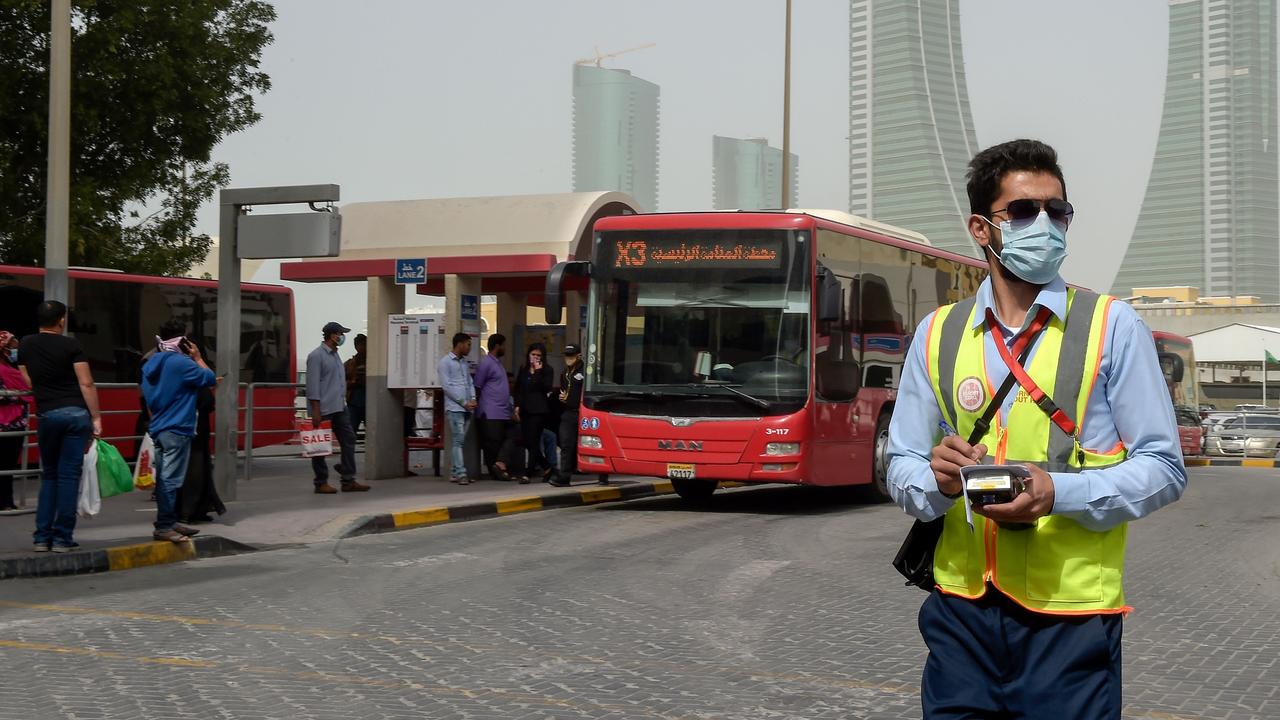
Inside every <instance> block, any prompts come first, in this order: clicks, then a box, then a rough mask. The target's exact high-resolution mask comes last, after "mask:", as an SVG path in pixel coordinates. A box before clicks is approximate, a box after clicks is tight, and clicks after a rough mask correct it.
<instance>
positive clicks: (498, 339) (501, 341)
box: [489, 333, 507, 352]
mask: <svg viewBox="0 0 1280 720" xmlns="http://www.w3.org/2000/svg"><path fill="white" fill-rule="evenodd" d="M506 342H507V336H506V335H503V334H502V333H494V334H492V335H490V336H489V352H493V351H494V348H496V347H498V346H499V345H505V344H506Z"/></svg>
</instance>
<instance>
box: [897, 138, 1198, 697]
mask: <svg viewBox="0 0 1280 720" xmlns="http://www.w3.org/2000/svg"><path fill="white" fill-rule="evenodd" d="M967 189H968V194H969V204H970V211H971V212H972V215H971V216H970V217H969V222H968V227H969V232H970V234H971V235H972V236H973V238H974V240H975V241H976V242H977V244H978V246H979V247H980V248H981V250H982V252H983V255H984V256H985V258H986V261H987V264H988V266H989V268H990V276H989V277H988V278H987V280H985V281H984V282H983V284H982V286H981V287H980V288H979V289H978V294H977V295H976V296H975V297H973V298H969V299H966V300H962V301H961V302H959V303H956V304H954V305H949V306H947V307H944V308H940V309H939V310H937V311H936V312H935V313H933V314H931V315H930V316H929V317H927V318H925V319H924V321H923V322H922V323H921V324H920V326H919V328H917V330H916V335H915V337H917V338H920V339H925V342H915V343H912V345H911V349H910V351H909V352H908V357H907V361H906V366H905V367H904V370H903V377H902V383H901V386H900V388H899V391H898V399H897V405H896V406H895V408H894V414H893V422H892V424H891V425H890V428H889V458H890V465H889V491H890V494H891V495H892V496H893V498H894V500H895V501H896V502H897V503H898V504H899V505H900V506H901V507H903V508H904V509H905V510H906V511H907V512H908V513H909V514H911V515H913V516H914V517H916V518H917V519H919V520H922V521H926V522H927V521H931V520H935V519H938V518H942V521H941V522H942V525H941V536H940V537H939V539H938V541H937V545H936V549H935V555H934V558H933V578H932V581H933V583H934V585H933V587H931V588H926V589H929V590H930V595H929V598H928V599H927V600H926V601H925V602H924V604H923V605H922V606H921V608H920V617H919V625H920V632H921V635H922V636H923V637H924V640H925V644H926V645H927V646H928V647H929V657H928V659H927V660H926V662H925V668H924V675H923V680H922V687H921V701H922V704H923V706H924V717H926V718H960V717H966V718H967V717H992V718H999V717H1036V718H1119V717H1120V709H1121V687H1120V656H1121V653H1120V636H1121V623H1122V618H1123V616H1124V614H1125V613H1127V612H1128V611H1129V610H1130V609H1131V608H1129V607H1127V606H1126V605H1125V601H1124V590H1123V587H1122V576H1123V570H1124V551H1125V532H1126V526H1127V523H1128V522H1129V521H1132V520H1136V519H1138V518H1141V517H1143V516H1145V515H1148V514H1150V513H1152V512H1154V511H1155V510H1158V509H1159V508H1161V507H1163V506H1165V505H1167V504H1169V503H1171V502H1173V501H1175V500H1177V499H1178V498H1179V497H1180V496H1181V495H1182V491H1183V489H1184V488H1185V487H1186V482H1187V477H1186V470H1185V468H1184V467H1183V464H1182V456H1181V452H1180V451H1179V444H1178V433H1177V426H1176V424H1175V421H1174V416H1173V408H1172V406H1171V405H1170V403H1169V402H1168V391H1167V389H1166V386H1165V382H1164V378H1163V376H1162V374H1161V371H1160V366H1159V363H1158V361H1157V358H1156V350H1155V344H1154V342H1153V340H1152V338H1151V333H1150V331H1149V330H1148V329H1147V327H1146V325H1145V324H1143V322H1142V321H1141V320H1140V319H1139V318H1138V316H1137V314H1136V313H1135V312H1134V311H1133V309H1132V308H1130V307H1129V306H1128V305H1126V304H1124V303H1122V302H1119V301H1116V300H1115V299H1114V298H1110V297H1106V296H1099V295H1096V294H1094V293H1091V292H1087V291H1085V290H1076V289H1070V288H1068V287H1067V285H1066V283H1065V282H1063V280H1062V278H1061V276H1059V275H1058V269H1059V268H1060V267H1061V265H1062V261H1063V259H1064V258H1065V257H1066V252H1067V248H1066V234H1067V230H1068V228H1069V227H1070V225H1071V220H1072V218H1073V216H1074V210H1073V208H1072V206H1071V204H1070V203H1068V202H1067V199H1066V183H1065V181H1064V179H1063V176H1062V170H1061V169H1060V168H1059V166H1058V162H1057V154H1056V153H1055V152H1054V150H1053V148H1051V147H1049V146H1048V145H1045V144H1044V143H1041V142H1038V141H1034V140H1015V141H1012V142H1007V143H1004V144H1001V145H997V146H995V147H992V148H989V149H987V150H984V151H982V152H981V153H979V154H978V155H977V156H976V157H974V159H973V160H972V162H970V164H969V173H968V188H967ZM1011 375H1012V377H1013V381H1012V382H1011V383H1010V384H1009V386H1008V387H1009V389H1010V390H1011V391H1010V392H1005V393H1004V395H1003V397H1002V398H998V397H997V396H999V395H1000V390H997V389H996V388H1002V386H1004V385H1005V383H1006V379H1008V378H1009V377H1010V376H1011ZM997 400H998V403H999V404H998V405H997V407H996V408H993V411H994V410H998V412H992V413H991V414H990V415H989V417H990V418H991V419H990V420H989V421H987V423H983V422H982V420H983V419H984V418H985V417H988V414H987V413H986V412H985V411H986V410H987V409H988V408H987V406H988V405H989V404H990V403H992V402H995V401H997ZM952 429H954V432H952ZM971 440H972V441H973V444H970V441H971ZM975 464H1008V465H1022V466H1025V467H1026V468H1027V470H1028V471H1029V472H1030V478H1029V479H1028V480H1027V482H1026V489H1025V490H1024V491H1023V492H1021V493H1020V494H1018V495H1017V496H1015V498H1014V499H1013V500H1012V501H1009V502H1004V503H1000V504H990V505H974V506H973V521H974V524H973V528H972V529H971V528H970V526H969V524H968V522H967V521H966V517H965V502H966V501H965V500H964V499H963V498H962V482H961V476H960V468H961V467H965V466H969V465H975ZM935 527H937V526H935Z"/></svg>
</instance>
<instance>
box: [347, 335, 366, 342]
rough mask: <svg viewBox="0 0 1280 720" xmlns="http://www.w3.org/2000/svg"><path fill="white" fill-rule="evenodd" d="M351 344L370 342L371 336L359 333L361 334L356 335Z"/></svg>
mask: <svg viewBox="0 0 1280 720" xmlns="http://www.w3.org/2000/svg"><path fill="white" fill-rule="evenodd" d="M351 342H353V343H358V342H369V336H368V335H365V334H364V333H359V334H357V335H356V337H355V339H354V340H352V341H351Z"/></svg>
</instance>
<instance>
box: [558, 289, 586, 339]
mask: <svg viewBox="0 0 1280 720" xmlns="http://www.w3.org/2000/svg"><path fill="white" fill-rule="evenodd" d="M586 304H587V299H586V298H585V297H583V295H582V293H580V292H576V291H570V292H566V293H565V295H564V317H563V319H564V341H565V342H566V343H577V344H581V343H582V326H581V325H579V323H580V322H581V320H582V306H583V305H586Z"/></svg>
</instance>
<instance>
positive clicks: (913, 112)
mask: <svg viewBox="0 0 1280 720" xmlns="http://www.w3.org/2000/svg"><path fill="white" fill-rule="evenodd" d="M970 1H972V0H970ZM1168 2H1169V61H1168V74H1167V78H1166V84H1165V94H1164V111H1163V119H1162V121H1161V124H1160V135H1159V140H1158V142H1157V145H1156V155H1155V158H1154V162H1153V164H1152V168H1151V177H1150V179H1149V180H1148V183H1147V190H1146V195H1145V197H1144V199H1143V203H1142V209H1141V211H1140V214H1139V217H1138V222H1137V224H1136V226H1135V227H1136V229H1135V231H1134V234H1133V237H1132V239H1131V240H1130V242H1129V245H1128V250H1127V252H1126V254H1125V258H1124V261H1123V263H1122V264H1121V267H1120V272H1119V274H1118V275H1117V276H1116V279H1115V282H1114V283H1113V286H1112V288H1111V291H1112V292H1113V293H1115V294H1117V295H1119V296H1121V297H1124V296H1127V295H1129V294H1131V290H1132V288H1134V287H1152V286H1182V285H1189V286H1195V287H1198V288H1200V289H1201V291H1202V293H1203V294H1205V295H1219V296H1223V295H1229V296H1249V295H1252V296H1256V297H1258V298H1259V299H1260V300H1261V301H1262V302H1266V303H1277V302H1280V235H1278V232H1280V230H1278V228H1280V184H1278V182H1277V172H1278V170H1280V163H1277V156H1276V150H1277V148H1276V145H1277V142H1278V141H1280V137H1277V114H1276V111H1277V101H1276V91H1277V88H1276V76H1277V67H1276V0H1168ZM573 95H574V108H573V152H574V157H573V189H574V190H575V191H587V190H621V191H623V192H627V193H628V194H630V195H631V196H632V197H634V198H636V200H637V201H638V202H639V203H640V205H641V207H643V208H644V209H645V210H656V209H658V115H659V91H658V86H657V85H655V84H653V83H651V82H648V81H646V80H643V79H640V78H638V77H635V76H633V75H631V74H630V73H629V72H627V71H625V70H614V69H609V68H601V67H596V66H591V65H575V66H574V78H573ZM980 149H981V148H980V147H979V146H978V143H977V139H976V135H975V132H974V127H973V120H972V115H971V113H970V109H969V99H968V90H967V88H966V87H965V73H964V60H963V53H962V47H961V41H960V0H850V6H849V211H850V212H852V213H854V214H858V215H863V216H866V217H870V218H874V219H876V220H880V221H883V222H888V223H892V224H894V225H900V226H902V227H907V228H911V229H912V230H916V231H918V232H922V233H924V234H925V235H926V236H927V237H929V238H930V240H931V241H932V242H933V244H934V245H935V246H937V247H942V248H946V249H948V250H953V251H956V252H960V253H963V254H973V253H974V252H975V251H976V250H975V248H974V245H973V243H972V242H971V241H970V239H969V236H968V232H967V230H966V229H965V218H966V217H967V216H968V214H969V213H968V200H967V196H966V194H965V181H964V173H965V168H966V166H967V164H968V162H969V159H970V158H972V157H973V155H974V154H975V153H977V152H978V150H980ZM712 164H713V169H714V173H713V177H714V205H715V207H716V208H742V209H755V208H776V207H778V205H779V203H780V201H781V200H780V199H781V187H782V182H783V179H782V152H781V151H780V150H778V149H777V148H774V147H770V146H769V145H768V143H767V142H765V141H764V140H762V139H758V138H747V139H736V138H725V137H719V136H716V137H714V138H713V141H712ZM798 167H799V161H798V159H797V158H796V157H795V156H794V155H793V156H792V162H791V165H790V175H791V177H790V183H791V193H790V195H791V197H792V198H797V197H798V192H799V182H798V177H799V175H798ZM790 204H791V205H792V207H799V206H801V205H800V204H799V203H798V202H797V201H796V200H794V199H793V200H792V201H791V203H790Z"/></svg>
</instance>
